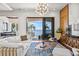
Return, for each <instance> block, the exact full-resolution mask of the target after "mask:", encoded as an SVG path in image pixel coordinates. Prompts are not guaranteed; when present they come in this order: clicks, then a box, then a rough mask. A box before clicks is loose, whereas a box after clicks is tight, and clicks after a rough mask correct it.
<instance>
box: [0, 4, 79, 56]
mask: <svg viewBox="0 0 79 59" xmlns="http://www.w3.org/2000/svg"><path fill="white" fill-rule="evenodd" d="M43 5H44V6H43ZM39 6H43V7H45V8H46V10H47V11H46V10H45V9H39V8H38V7H39ZM40 8H42V7H40ZM38 9H39V10H40V11H38ZM78 9H79V4H78V3H76V4H75V3H68V4H67V3H0V28H1V29H0V45H1V46H0V56H73V55H74V56H78V55H79V54H78V48H79V47H78V45H79V43H78V39H79V33H78V31H79V28H78V26H79V21H78V17H79V14H78ZM36 11H37V12H36ZM41 12H42V13H41ZM40 13H41V14H40ZM46 18H47V20H48V19H49V18H53V19H52V20H54V21H52V25H49V23H48V26H50V27H48V29H51V30H50V31H51V33H50V34H49V33H48V35H47V36H45V31H46V28H45V23H46V22H47V21H46V20H45V19H46ZM41 19H42V24H43V26H42V24H41V23H40V24H41V25H39V26H37V27H40V26H41V27H42V28H43V29H42V31H43V32H42V34H43V35H42V34H41V35H42V37H41V40H38V38H36V39H37V40H33V39H35V38H34V37H35V36H32V35H33V33H32V28H31V29H29V25H32V24H33V21H38V20H41ZM48 22H49V21H48ZM35 25H38V22H37V24H35ZM37 27H36V28H37ZM35 30H36V29H35ZM38 34H39V33H38ZM44 36H45V37H44ZM38 37H39V36H38ZM44 39H46V40H44ZM61 52H63V53H61Z"/></svg>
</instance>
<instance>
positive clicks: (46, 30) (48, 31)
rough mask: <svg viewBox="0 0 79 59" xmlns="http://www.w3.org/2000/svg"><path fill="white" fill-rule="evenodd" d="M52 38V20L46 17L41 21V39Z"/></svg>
mask: <svg viewBox="0 0 79 59" xmlns="http://www.w3.org/2000/svg"><path fill="white" fill-rule="evenodd" d="M50 36H52V37H54V18H50V17H46V18H44V19H43V39H44V40H47V39H49V37H50Z"/></svg>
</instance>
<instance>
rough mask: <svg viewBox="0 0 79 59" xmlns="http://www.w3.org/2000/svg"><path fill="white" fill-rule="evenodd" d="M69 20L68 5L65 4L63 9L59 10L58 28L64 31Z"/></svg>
mask: <svg viewBox="0 0 79 59" xmlns="http://www.w3.org/2000/svg"><path fill="white" fill-rule="evenodd" d="M68 21H69V5H68V4H67V5H66V6H65V7H64V8H63V9H61V10H60V28H61V29H62V30H63V32H65V30H66V28H67V27H68V23H69V22H68Z"/></svg>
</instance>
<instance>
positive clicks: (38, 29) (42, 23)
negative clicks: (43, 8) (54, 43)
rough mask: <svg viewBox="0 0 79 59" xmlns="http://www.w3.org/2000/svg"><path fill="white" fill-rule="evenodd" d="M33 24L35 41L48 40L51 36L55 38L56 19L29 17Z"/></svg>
mask: <svg viewBox="0 0 79 59" xmlns="http://www.w3.org/2000/svg"><path fill="white" fill-rule="evenodd" d="M28 20H29V22H30V23H31V27H33V29H32V30H31V32H32V35H33V36H34V37H35V38H36V39H35V38H34V39H33V40H48V39H49V36H50V35H51V36H52V37H54V17H28Z"/></svg>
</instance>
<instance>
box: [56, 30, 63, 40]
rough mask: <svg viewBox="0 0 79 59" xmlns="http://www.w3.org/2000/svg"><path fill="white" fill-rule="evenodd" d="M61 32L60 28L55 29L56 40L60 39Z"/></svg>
mask: <svg viewBox="0 0 79 59" xmlns="http://www.w3.org/2000/svg"><path fill="white" fill-rule="evenodd" d="M62 32H63V31H62V29H61V28H58V29H57V31H56V38H57V39H60V37H61V34H62Z"/></svg>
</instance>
